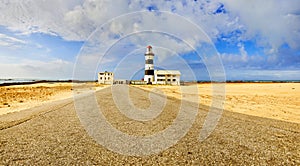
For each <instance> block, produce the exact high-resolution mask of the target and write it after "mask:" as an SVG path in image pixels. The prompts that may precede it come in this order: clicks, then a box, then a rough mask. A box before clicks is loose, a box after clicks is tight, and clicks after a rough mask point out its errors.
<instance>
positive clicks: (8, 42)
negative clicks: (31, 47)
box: [0, 33, 27, 48]
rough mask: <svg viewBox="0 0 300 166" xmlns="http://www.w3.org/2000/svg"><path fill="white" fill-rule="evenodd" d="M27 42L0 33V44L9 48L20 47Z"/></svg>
mask: <svg viewBox="0 0 300 166" xmlns="http://www.w3.org/2000/svg"><path fill="white" fill-rule="evenodd" d="M26 43H27V42H26V41H24V40H21V39H18V38H15V37H12V36H8V35H6V34H2V33H0V46H3V47H9V48H18V47H19V46H20V45H24V44H26Z"/></svg>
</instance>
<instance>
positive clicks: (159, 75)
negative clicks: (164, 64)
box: [157, 74, 165, 77]
mask: <svg viewBox="0 0 300 166" xmlns="http://www.w3.org/2000/svg"><path fill="white" fill-rule="evenodd" d="M164 76H165V75H162V74H158V75H157V77H164Z"/></svg>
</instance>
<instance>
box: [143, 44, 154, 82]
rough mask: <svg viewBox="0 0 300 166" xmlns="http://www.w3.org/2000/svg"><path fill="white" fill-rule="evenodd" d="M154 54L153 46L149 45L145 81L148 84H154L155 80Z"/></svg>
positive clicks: (146, 56)
mask: <svg viewBox="0 0 300 166" xmlns="http://www.w3.org/2000/svg"><path fill="white" fill-rule="evenodd" d="M153 59H154V54H153V52H152V47H151V46H147V51H146V53H145V76H144V81H146V82H147V84H152V82H153V81H154V64H153Z"/></svg>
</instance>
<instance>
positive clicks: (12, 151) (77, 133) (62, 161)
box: [0, 87, 300, 165]
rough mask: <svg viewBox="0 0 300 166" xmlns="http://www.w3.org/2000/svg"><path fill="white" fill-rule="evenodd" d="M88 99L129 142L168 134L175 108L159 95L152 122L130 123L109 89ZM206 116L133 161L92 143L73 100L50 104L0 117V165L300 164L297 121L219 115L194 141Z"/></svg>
mask: <svg viewBox="0 0 300 166" xmlns="http://www.w3.org/2000/svg"><path fill="white" fill-rule="evenodd" d="M117 93H118V92H114V94H117ZM95 94H96V95H95V96H96V99H97V102H98V105H99V108H100V109H101V112H102V114H103V115H104V116H105V118H106V120H107V121H108V122H109V123H110V125H111V126H112V127H114V128H115V129H117V130H119V131H121V132H123V133H127V134H128V135H131V136H136V137H144V136H149V135H153V134H155V133H158V132H160V131H164V130H165V129H167V128H168V126H170V125H172V123H173V122H174V120H175V119H176V117H177V116H178V114H179V110H180V106H181V102H180V101H179V100H178V99H176V98H172V97H166V102H165V103H161V104H164V107H163V111H162V112H161V113H160V114H159V115H158V116H157V117H155V118H154V119H153V120H133V119H130V118H128V117H127V116H125V115H124V113H122V112H120V111H119V110H118V107H117V106H116V104H115V101H114V99H113V96H112V90H111V88H105V89H102V90H100V91H97V92H96V93H95ZM129 96H130V99H131V102H132V103H133V104H134V105H135V108H138V109H137V110H143V109H145V110H147V108H152V107H151V101H150V99H151V95H150V99H149V92H148V91H145V90H142V89H139V88H137V87H129ZM152 97H153V96H152ZM88 98H89V97H87V96H86V97H83V98H82V100H84V99H88ZM161 99H162V100H163V99H164V98H163V97H162V98H161ZM149 106H150V107H149ZM87 107H88V105H87ZM153 108H155V107H153ZM147 111H151V110H147ZM207 112H208V107H207V106H202V105H200V108H199V109H198V114H197V116H196V117H195V122H194V123H193V125H192V126H191V128H190V129H189V131H188V132H187V134H186V135H185V136H184V137H183V138H182V139H180V140H179V141H178V142H177V143H176V144H175V145H173V146H171V147H169V148H168V149H166V150H163V151H161V152H159V153H156V154H151V155H146V156H142V157H140V156H127V155H123V154H119V153H116V152H114V151H110V150H108V149H107V148H106V147H105V146H102V145H99V144H98V143H97V140H94V139H93V138H92V137H90V136H89V135H88V134H87V132H86V131H85V129H84V127H83V125H82V124H81V123H80V120H79V118H78V116H77V114H76V111H75V104H74V101H73V98H71V99H65V100H60V101H56V102H53V103H49V104H45V105H43V106H39V107H35V108H33V109H28V110H24V111H21V112H15V113H11V114H6V115H2V116H0V165H75V164H76V165H108V164H109V165H124V164H125V165H126V164H128V165H132V164H136V165H144V164H145V165H199V164H210V165H211V164H215V165H230V164H231V165H232V164H234V165H300V150H299V149H300V141H299V138H300V124H299V123H288V122H284V121H278V120H272V119H266V118H260V117H255V116H249V115H243V114H239V113H233V112H228V111H226V110H225V111H224V113H223V115H222V118H221V120H220V121H219V123H218V125H217V127H216V129H215V130H214V132H213V133H212V134H211V135H210V136H209V137H208V138H207V139H206V140H205V141H203V142H199V140H198V138H199V132H200V131H201V128H202V125H203V123H204V120H205V117H206V115H207ZM131 113H132V112H131ZM147 118H148V117H147ZM103 130H105V129H103Z"/></svg>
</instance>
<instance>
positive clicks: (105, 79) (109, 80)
mask: <svg viewBox="0 0 300 166" xmlns="http://www.w3.org/2000/svg"><path fill="white" fill-rule="evenodd" d="M113 82H114V73H112V72H99V73H98V83H99V84H113Z"/></svg>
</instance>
